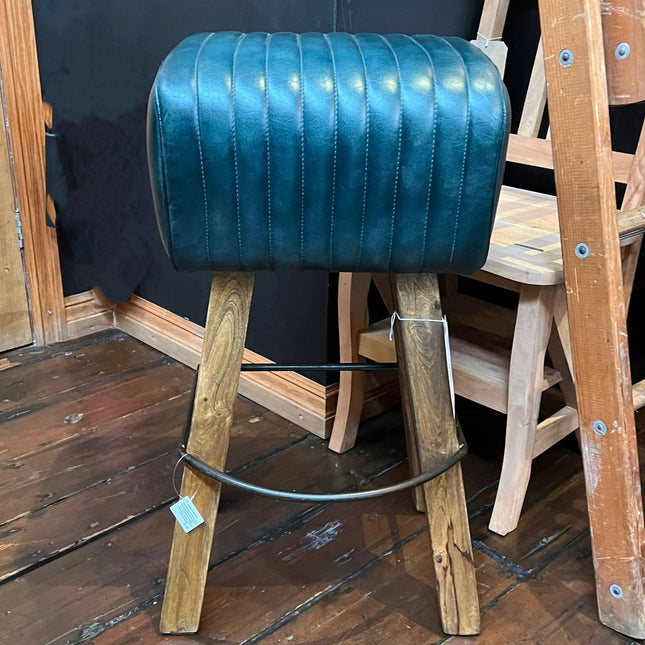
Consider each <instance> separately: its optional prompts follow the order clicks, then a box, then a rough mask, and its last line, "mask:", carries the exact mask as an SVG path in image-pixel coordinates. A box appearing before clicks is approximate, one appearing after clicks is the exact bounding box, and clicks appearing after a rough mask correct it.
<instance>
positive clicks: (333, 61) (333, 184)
mask: <svg viewBox="0 0 645 645" xmlns="http://www.w3.org/2000/svg"><path fill="white" fill-rule="evenodd" d="M323 36H324V37H325V41H326V42H327V45H328V47H329V55H330V57H331V68H332V74H333V77H334V78H333V83H334V159H333V165H332V178H331V213H330V222H329V265H330V266H333V248H334V214H335V211H334V209H335V208H336V166H337V160H338V79H337V76H336V59H335V58H334V50H333V49H332V46H331V41H330V40H329V37H328V36H327V34H323Z"/></svg>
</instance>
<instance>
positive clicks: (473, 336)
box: [359, 318, 560, 412]
mask: <svg viewBox="0 0 645 645" xmlns="http://www.w3.org/2000/svg"><path fill="white" fill-rule="evenodd" d="M500 325H501V327H502V328H503V325H504V321H503V320H502V322H501V323H500ZM389 335H390V320H389V318H388V319H386V320H382V321H379V322H377V323H374V324H373V325H370V327H369V329H367V330H366V331H364V332H361V334H360V335H359V352H360V354H361V355H362V356H366V357H367V358H370V359H371V360H374V361H383V362H394V361H396V356H397V354H396V348H395V346H394V343H393V342H392V341H390V338H389ZM450 353H451V356H452V371H453V378H454V382H455V392H456V393H457V394H459V395H460V396H464V397H466V398H467V399H470V400H471V401H475V402H476V403H480V404H482V405H485V406H486V407H489V408H491V409H493V410H497V411H498V412H506V411H507V409H508V382H509V381H508V379H509V366H510V361H511V344H510V342H509V341H508V339H505V338H502V337H500V336H497V335H496V334H492V333H487V332H484V331H481V330H477V329H472V328H471V327H469V326H466V325H464V324H459V323H458V322H455V323H451V324H450ZM559 381H560V374H559V373H558V372H557V371H555V370H554V369H553V368H551V367H548V366H544V374H543V378H542V380H541V381H540V391H541V392H543V391H544V390H546V389H548V388H549V387H551V386H552V385H555V384H556V383H558V382H559Z"/></svg>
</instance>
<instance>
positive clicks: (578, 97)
mask: <svg viewBox="0 0 645 645" xmlns="http://www.w3.org/2000/svg"><path fill="white" fill-rule="evenodd" d="M572 16H582V17H583V19H572ZM540 20H541V23H542V34H543V38H544V52H545V60H546V75H547V82H548V89H549V114H550V116H551V126H552V133H553V152H554V159H555V167H556V184H557V191H558V211H559V218H560V228H561V232H562V254H563V260H564V266H565V278H566V285H567V296H568V309H569V323H570V327H571V339H572V348H573V363H574V368H575V376H576V383H577V392H578V413H579V417H580V426H581V436H582V447H583V458H584V464H585V474H586V484H587V501H588V507H589V516H590V522H591V534H592V538H593V550H594V565H595V570H596V583H597V595H598V607H599V613H600V618H601V620H602V621H603V622H604V623H605V624H608V625H610V626H611V627H613V628H614V629H616V630H618V631H620V632H622V633H625V634H628V635H630V636H632V637H636V638H641V637H644V636H645V595H644V583H645V580H644V576H643V553H644V552H645V527H644V525H643V507H642V500H641V493H640V481H639V477H638V453H637V449H636V432H635V424H634V413H633V407H632V392H631V377H630V369H629V349H628V345H627V330H626V322H625V318H626V312H625V301H624V293H623V285H622V279H621V262H620V248H619V245H618V230H617V224H616V217H615V212H616V202H615V193H614V184H613V169H612V160H611V149H610V141H611V136H610V130H609V114H608V107H607V92H606V81H605V78H604V74H603V73H602V70H603V69H604V55H603V51H602V47H600V43H601V42H602V30H601V18H600V6H599V4H598V3H597V2H594V1H593V0H571V2H567V3H566V4H565V3H561V2H558V1H556V0H540ZM564 48H569V49H571V51H574V52H575V54H574V56H575V59H574V64H572V65H570V66H568V67H564V66H562V65H560V64H559V54H560V52H561V51H562V50H563V49H564ZM580 242H585V243H586V244H588V246H589V248H590V255H589V257H587V258H586V259H585V260H580V259H579V258H578V257H577V256H576V255H575V252H574V249H575V247H576V245H577V244H578V243H580ZM596 420H602V421H603V422H604V423H605V424H606V426H607V428H608V429H609V431H608V432H607V433H606V434H605V435H599V434H597V433H595V432H594V430H593V424H594V421H596ZM612 584H616V585H619V586H620V587H621V588H622V590H623V597H622V598H619V599H618V598H615V597H613V596H612V595H611V594H610V592H609V588H610V585H612Z"/></svg>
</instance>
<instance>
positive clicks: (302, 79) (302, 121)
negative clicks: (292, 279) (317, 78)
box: [296, 34, 305, 269]
mask: <svg viewBox="0 0 645 645" xmlns="http://www.w3.org/2000/svg"><path fill="white" fill-rule="evenodd" d="M296 42H297V44H298V53H299V56H300V81H299V83H298V90H299V95H300V96H299V98H300V268H301V269H302V268H303V267H304V256H305V74H304V69H303V67H304V66H303V62H302V37H301V35H300V34H298V36H297V37H296Z"/></svg>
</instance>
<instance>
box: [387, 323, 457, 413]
mask: <svg viewBox="0 0 645 645" xmlns="http://www.w3.org/2000/svg"><path fill="white" fill-rule="evenodd" d="M397 320H399V321H401V322H423V323H441V324H442V325H443V344H444V347H445V350H446V370H447V371H448V383H449V385H450V402H451V403H452V418H453V419H456V418H457V413H456V410H455V382H454V380H453V378H452V358H451V355H450V333H449V332H448V319H447V318H446V317H445V316H444V317H443V318H403V317H401V316H400V315H399V312H398V311H394V312H393V313H392V316H390V342H392V341H393V340H394V323H395V322H396V321H397Z"/></svg>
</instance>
